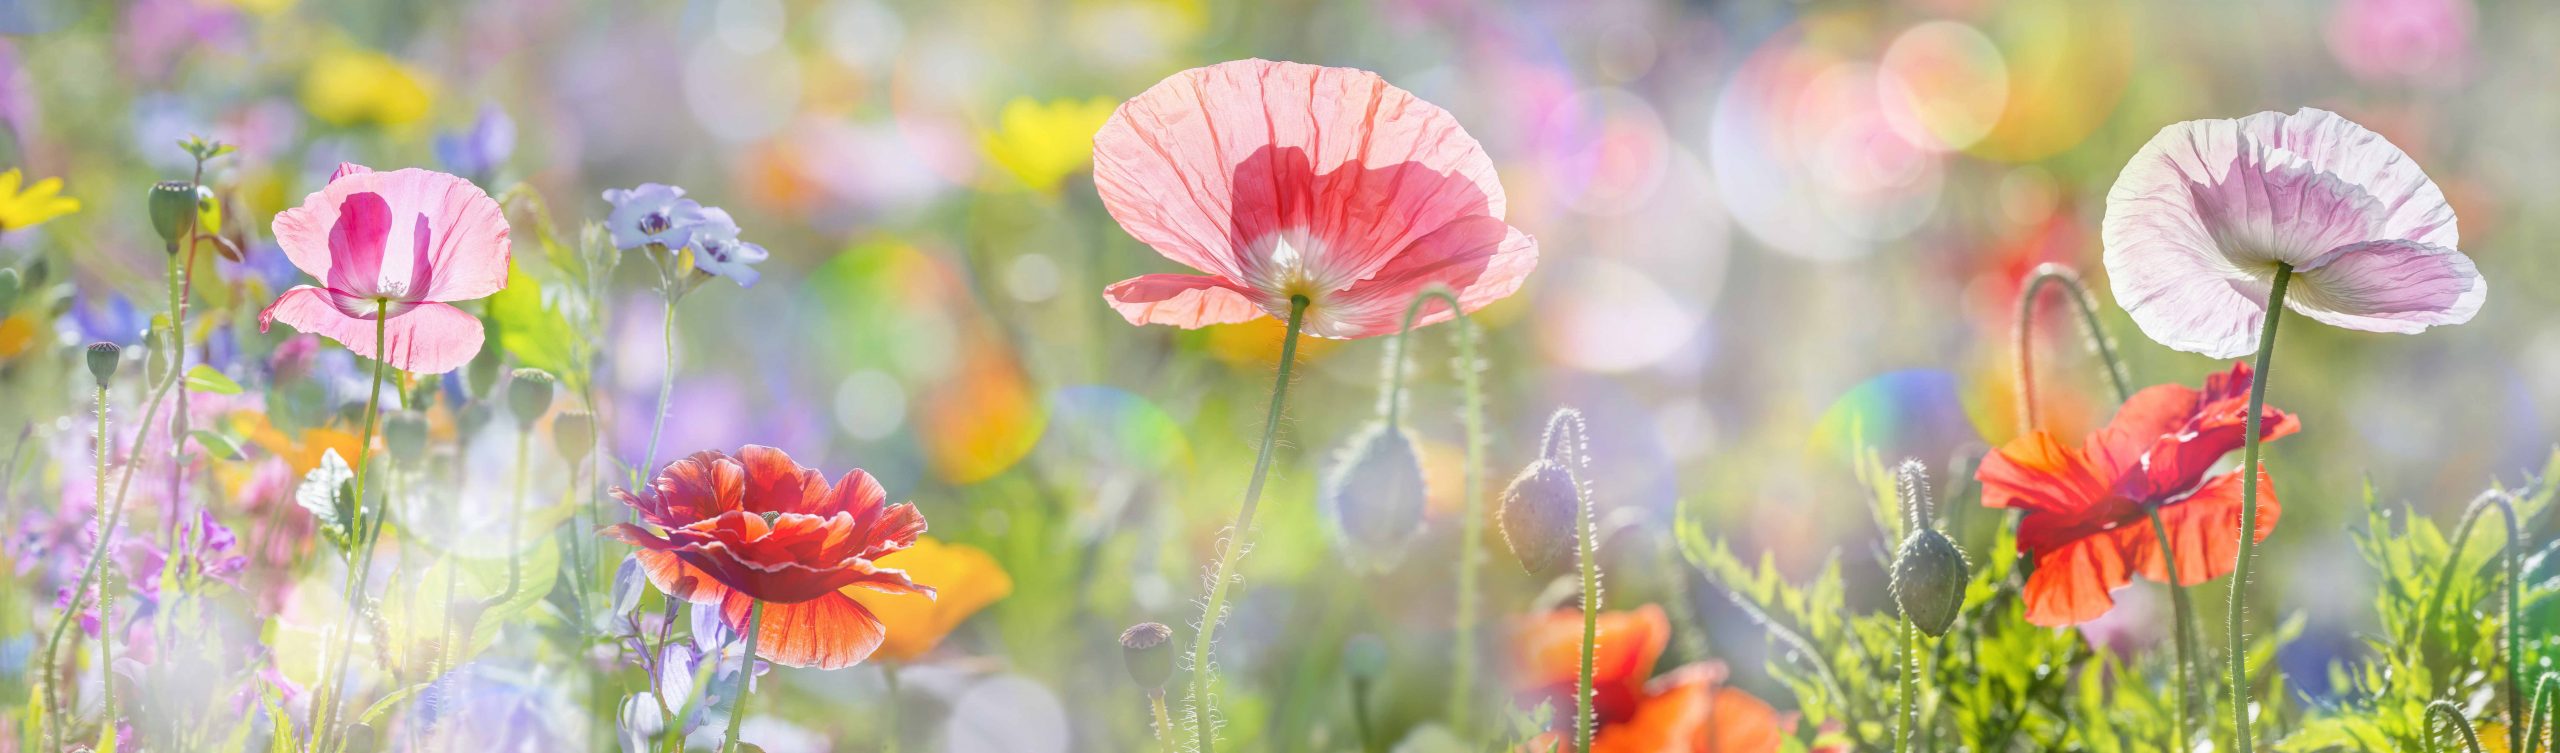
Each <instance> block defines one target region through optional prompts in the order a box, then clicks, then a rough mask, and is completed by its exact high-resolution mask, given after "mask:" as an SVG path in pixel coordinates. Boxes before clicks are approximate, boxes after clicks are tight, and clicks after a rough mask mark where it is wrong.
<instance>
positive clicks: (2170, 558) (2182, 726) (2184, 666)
mask: <svg viewBox="0 0 2560 753" xmlns="http://www.w3.org/2000/svg"><path fill="white" fill-rule="evenodd" d="M2147 512H2149V513H2150V515H2151V533H2152V534H2153V535H2154V537H2155V538H2158V539H2159V540H2160V563H2161V566H2162V567H2164V568H2166V569H2167V570H2168V573H2167V575H2168V576H2169V606H2170V610H2171V611H2172V612H2173V613H2174V615H2175V619H2176V621H2177V624H2175V625H2172V626H2170V629H2171V631H2173V633H2174V635H2173V636H2172V643H2173V644H2174V645H2176V646H2177V652H2178V653H2177V656H2176V661H2177V665H2176V667H2175V670H2176V671H2175V672H2174V675H2175V676H2176V678H2177V686H2176V687H2174V688H2171V691H2172V692H2171V693H2170V699H2171V702H2172V703H2175V704H2177V706H2178V729H2177V744H2176V745H2175V746H2174V747H2173V748H2172V750H2173V751H2177V752H2178V753H2183V752H2184V751H2185V750H2186V749H2187V730H2189V729H2193V728H2194V719H2193V718H2191V717H2192V714H2193V713H2194V701H2193V698H2194V692H2195V691H2194V685H2193V682H2194V681H2193V680H2192V679H2190V678H2189V677H2188V674H2187V673H2188V671H2189V669H2190V668H2191V666H2192V665H2193V663H2194V661H2195V659H2194V657H2195V640H2196V637H2195V605H2194V603H2192V602H2190V601H2189V600H2188V599H2187V587H2186V586H2184V585H2181V584H2180V583H2179V581H2178V552H2177V549H2176V548H2174V547H2172V546H2170V545H2169V529H2168V527H2167V526H2164V525H2161V523H2160V508H2157V507H2153V508H2150V509H2149V510H2147Z"/></svg>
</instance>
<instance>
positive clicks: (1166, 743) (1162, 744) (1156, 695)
mask: <svg viewBox="0 0 2560 753" xmlns="http://www.w3.org/2000/svg"><path fill="white" fill-rule="evenodd" d="M1147 705H1148V706H1151V707H1153V708H1152V710H1153V711H1154V712H1155V717H1156V747H1157V748H1158V749H1159V750H1161V751H1162V753H1174V750H1173V738H1174V736H1175V735H1174V731H1173V714H1172V713H1170V712H1168V711H1166V710H1165V707H1164V689H1163V688H1156V689H1154V690H1150V691H1147Z"/></svg>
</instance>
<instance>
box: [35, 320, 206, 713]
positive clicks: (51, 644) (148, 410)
mask: <svg viewBox="0 0 2560 753" xmlns="http://www.w3.org/2000/svg"><path fill="white" fill-rule="evenodd" d="M178 379H179V374H178V372H177V370H175V369H171V370H170V371H169V372H168V373H167V374H165V375H163V376H162V377H161V380H160V385H159V386H158V387H155V388H153V389H152V391H151V397H150V400H149V402H147V403H146V404H145V407H144V408H143V410H142V420H141V421H140V422H137V423H136V424H134V425H135V426H140V427H143V429H142V430H141V431H137V432H135V433H134V436H133V442H132V443H131V444H129V445H127V446H126V448H125V452H124V457H125V458H126V462H125V467H124V475H123V476H121V477H119V478H118V479H117V480H116V493H115V497H114V499H112V500H106V501H105V504H106V505H107V508H106V515H105V517H104V518H102V520H103V521H105V525H103V526H102V527H101V528H99V530H98V536H97V541H95V542H94V543H93V544H92V545H91V546H90V549H89V564H88V565H87V566H86V567H83V568H81V571H80V583H79V584H78V585H76V586H73V587H72V589H71V603H70V604H69V605H67V606H65V607H64V608H63V611H62V614H61V615H60V616H58V617H56V618H54V623H53V633H52V636H51V637H49V638H47V639H46V640H45V651H44V655H43V656H42V657H41V658H42V659H43V661H44V665H43V666H44V668H45V669H44V674H43V677H44V678H45V680H44V683H45V703H44V709H45V714H46V716H48V717H49V720H48V722H47V723H46V725H45V728H46V729H47V730H48V733H47V734H48V737H49V738H50V740H51V744H52V745H53V747H57V748H59V747H61V746H62V744H63V738H62V732H63V725H64V724H65V723H66V722H65V721H64V720H63V719H62V716H61V715H62V677H61V674H60V668H61V661H60V658H59V657H61V655H62V640H63V637H64V635H66V634H67V633H69V632H70V631H71V623H73V622H75V621H77V620H78V619H79V615H80V611H81V609H82V608H83V607H84V606H86V602H87V600H88V597H89V589H90V587H91V586H92V585H94V584H96V583H97V582H98V579H99V578H100V577H101V576H100V571H101V570H102V569H103V567H104V565H105V563H106V559H107V540H108V533H109V532H111V531H114V530H116V528H117V527H118V526H121V525H123V524H124V500H125V495H126V493H127V492H130V491H132V490H133V475H134V471H135V470H137V469H139V468H140V466H141V463H138V462H134V461H135V460H136V458H135V456H134V454H135V453H137V452H140V451H141V450H142V440H143V435H144V434H146V433H148V432H149V431H150V428H149V427H150V426H151V424H152V419H153V418H155V417H157V416H158V415H159V413H160V403H161V402H162V401H163V400H164V399H166V398H167V397H168V394H169V390H171V389H172V388H175V387H176V386H177V384H178ZM101 477H103V474H102V475H101ZM99 488H100V489H104V488H105V487H104V486H103V485H102V486H100V487H99Z"/></svg>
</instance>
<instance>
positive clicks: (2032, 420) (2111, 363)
mask: <svg viewBox="0 0 2560 753" xmlns="http://www.w3.org/2000/svg"><path fill="white" fill-rule="evenodd" d="M2048 283H2051V284H2056V285H2061V286H2062V289H2063V292H2064V293H2066V294H2067V295H2066V296H2065V297H2067V298H2069V299H2070V301H2071V304H2072V306H2073V308H2075V309H2077V310H2078V311H2079V313H2080V326H2081V328H2082V329H2083V330H2085V331H2086V333H2087V334H2088V336H2089V341H2090V342H2091V343H2094V344H2095V345H2096V347H2097V349H2098V358H2099V359H2100V360H2101V361H2104V362H2105V363H2106V367H2107V381H2108V383H2110V384H2112V385H2114V386H2115V388H2116V402H2124V401H2125V400H2126V399H2127V398H2129V397H2131V396H2132V395H2133V386H2132V383H2131V378H2130V377H2128V376H2126V374H2125V370H2124V362H2123V361H2121V360H2119V359H2117V358H2116V348H2115V345H2114V344H2113V343H2110V342H2108V341H2107V333H2106V330H2105V329H2102V328H2100V327H2099V326H2098V304H2097V302H2096V301H2095V300H2094V299H2092V298H2090V296H2089V288H2088V286H2087V285H2084V284H2082V283H2081V282H2080V273H2078V272H2074V271H2072V270H2071V268H2070V267H2067V266H2063V265H2061V264H2052V263H2047V264H2040V265H2037V266H2036V269H2035V271H2034V272H2031V273H2028V276H2027V282H2026V286H2025V289H2024V290H2023V291H2021V292H2019V294H2018V324H2017V328H2016V329H2015V330H2013V331H2012V332H2013V335H2014V337H2013V344H2014V345H2015V346H2016V348H2017V354H2018V373H2017V380H2018V421H2019V432H2020V433H2025V432H2028V431H2033V430H2035V428H2036V426H2037V425H2038V422H2037V420H2036V389H2035V360H2034V358H2035V348H2034V347H2033V345H2032V344H2031V341H2030V340H2029V339H2028V336H2029V335H2031V334H2033V327H2034V322H2035V316H2036V295H2037V294H2038V293H2041V292H2043V291H2044V286H2045V285H2046V284H2048Z"/></svg>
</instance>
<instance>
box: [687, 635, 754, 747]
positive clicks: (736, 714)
mask: <svg viewBox="0 0 2560 753" xmlns="http://www.w3.org/2000/svg"><path fill="white" fill-rule="evenodd" d="M762 637H764V600H762V599H758V600H756V604H755V606H753V607H749V608H748V609H747V656H746V658H745V659H742V660H740V661H739V662H738V702H737V703H732V704H729V731H728V733H727V734H725V735H722V736H721V739H720V751H721V753H737V750H738V723H739V722H743V721H746V718H747V691H748V690H749V689H751V688H754V687H755V681H756V639H758V638H762ZM670 723H672V722H670Z"/></svg>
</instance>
